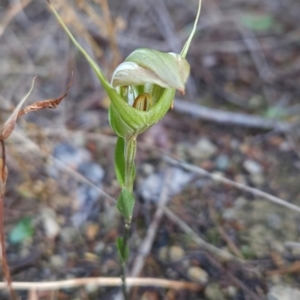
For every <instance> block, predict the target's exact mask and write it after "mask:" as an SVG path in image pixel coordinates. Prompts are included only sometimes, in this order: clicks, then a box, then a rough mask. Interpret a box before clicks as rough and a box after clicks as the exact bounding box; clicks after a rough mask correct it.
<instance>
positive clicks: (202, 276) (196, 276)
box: [188, 267, 209, 284]
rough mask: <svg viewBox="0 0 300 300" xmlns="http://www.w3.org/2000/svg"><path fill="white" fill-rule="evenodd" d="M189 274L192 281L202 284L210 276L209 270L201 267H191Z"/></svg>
mask: <svg viewBox="0 0 300 300" xmlns="http://www.w3.org/2000/svg"><path fill="white" fill-rule="evenodd" d="M188 276H189V278H190V279H191V280H192V281H194V282H198V283H202V284H206V283H207V282H208V278H209V276H208V274H207V272H206V271H204V270H203V269H201V268H200V267H190V268H189V269H188Z"/></svg>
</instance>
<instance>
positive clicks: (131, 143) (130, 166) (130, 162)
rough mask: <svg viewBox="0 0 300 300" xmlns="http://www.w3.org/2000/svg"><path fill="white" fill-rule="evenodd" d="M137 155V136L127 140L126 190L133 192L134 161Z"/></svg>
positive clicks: (125, 151) (125, 152) (125, 153)
mask: <svg viewBox="0 0 300 300" xmlns="http://www.w3.org/2000/svg"><path fill="white" fill-rule="evenodd" d="M135 154H136V136H132V137H130V138H128V139H127V138H126V139H125V149H124V156H125V183H124V185H125V188H126V189H127V190H128V191H130V192H132V190H133V181H134V177H135V174H134V159H135Z"/></svg>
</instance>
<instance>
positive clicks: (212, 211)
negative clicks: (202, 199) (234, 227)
mask: <svg viewBox="0 0 300 300" xmlns="http://www.w3.org/2000/svg"><path fill="white" fill-rule="evenodd" d="M212 202H213V201H208V203H209V204H208V206H209V216H210V218H211V219H212V221H213V222H214V223H215V226H216V228H217V230H218V232H219V234H220V235H221V237H222V238H223V240H224V241H225V242H226V244H227V246H228V248H229V249H230V250H231V252H232V253H233V254H234V255H235V256H236V257H238V258H240V259H244V257H243V254H242V253H241V251H240V250H239V249H238V247H237V246H236V245H235V243H234V242H233V241H232V239H231V238H230V237H229V236H228V234H227V233H226V231H225V230H224V229H223V227H222V226H221V225H220V223H219V221H218V218H217V213H216V209H215V207H214V203H212Z"/></svg>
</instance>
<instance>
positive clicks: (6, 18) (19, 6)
mask: <svg viewBox="0 0 300 300" xmlns="http://www.w3.org/2000/svg"><path fill="white" fill-rule="evenodd" d="M31 2H32V0H25V1H23V2H19V1H18V2H16V3H15V4H14V5H12V6H11V8H10V9H9V11H8V12H7V13H6V15H5V16H4V18H3V19H2V22H1V24H0V37H1V36H2V34H3V32H4V31H5V28H6V27H7V25H8V24H9V22H10V21H11V20H12V19H13V18H14V17H15V16H16V15H17V14H18V13H19V12H20V11H21V10H22V9H24V8H25V7H26V6H27V5H29V4H30V3H31Z"/></svg>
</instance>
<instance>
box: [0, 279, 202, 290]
mask: <svg viewBox="0 0 300 300" xmlns="http://www.w3.org/2000/svg"><path fill="white" fill-rule="evenodd" d="M126 280H127V284H128V285H129V286H158V287H161V288H171V289H174V290H182V289H187V290H192V291H198V290H200V289H201V288H202V287H201V285H199V284H196V283H192V282H186V281H176V280H167V279H159V278H132V277H128V278H127V279H126ZM86 284H95V285H97V286H102V287H108V286H121V284H122V281H121V278H119V277H98V278H76V279H67V280H61V281H52V282H51V281H47V282H12V287H13V288H14V289H15V290H31V289H35V290H36V291H37V290H39V291H41V290H57V289H62V288H76V287H80V286H83V285H86ZM5 287H6V284H5V283H4V282H0V289H4V288H5Z"/></svg>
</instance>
